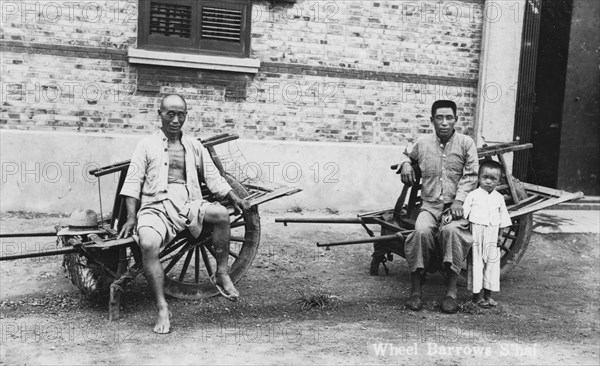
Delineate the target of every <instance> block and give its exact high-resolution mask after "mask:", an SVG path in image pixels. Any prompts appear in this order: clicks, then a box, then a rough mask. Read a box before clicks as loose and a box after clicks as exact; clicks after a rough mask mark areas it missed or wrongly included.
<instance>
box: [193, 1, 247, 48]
mask: <svg viewBox="0 0 600 366" xmlns="http://www.w3.org/2000/svg"><path fill="white" fill-rule="evenodd" d="M242 13H243V12H242V10H240V9H224V8H220V7H212V6H203V7H202V20H201V24H202V27H201V30H200V37H201V38H204V39H216V40H223V41H225V42H240V40H241V39H242Z"/></svg>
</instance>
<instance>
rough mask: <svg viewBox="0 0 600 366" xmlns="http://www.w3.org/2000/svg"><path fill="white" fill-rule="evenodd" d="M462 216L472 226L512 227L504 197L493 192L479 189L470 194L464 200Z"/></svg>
mask: <svg viewBox="0 0 600 366" xmlns="http://www.w3.org/2000/svg"><path fill="white" fill-rule="evenodd" d="M463 215H464V217H465V219H468V220H469V221H470V222H472V223H474V224H479V225H486V226H488V225H490V226H498V227H508V226H511V225H512V221H511V219H510V215H509V214H508V210H507V209H506V204H505V203H504V197H503V196H502V195H501V194H500V193H498V192H497V191H495V190H494V191H492V192H491V193H488V192H487V191H486V190H484V189H483V188H481V187H478V188H477V189H476V190H474V191H472V192H470V193H469V194H468V195H467V197H466V198H465V202H464V203H463Z"/></svg>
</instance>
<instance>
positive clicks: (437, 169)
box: [402, 132, 479, 203]
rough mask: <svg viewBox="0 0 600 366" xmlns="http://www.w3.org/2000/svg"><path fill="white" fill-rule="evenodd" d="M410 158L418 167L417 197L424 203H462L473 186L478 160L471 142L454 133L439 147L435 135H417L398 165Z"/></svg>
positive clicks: (467, 138) (473, 143)
mask: <svg viewBox="0 0 600 366" xmlns="http://www.w3.org/2000/svg"><path fill="white" fill-rule="evenodd" d="M410 159H414V160H416V161H417V163H418V164H419V168H421V175H422V184H421V198H422V199H423V200H424V201H428V202H444V203H452V202H454V200H459V201H463V202H464V200H465V197H466V196H467V194H468V193H469V192H471V191H472V190H474V189H475V187H477V170H478V169H479V158H478V156H477V147H476V146H475V141H473V139H472V138H470V137H469V136H467V135H463V134H460V133H458V132H454V134H453V135H452V137H450V139H449V140H448V142H446V145H444V144H442V142H441V141H440V139H439V138H438V137H437V135H436V134H428V135H421V136H419V138H418V139H417V140H416V141H415V142H413V143H412V144H410V145H408V146H407V147H406V150H405V151H404V156H403V159H402V163H404V162H407V161H408V162H409V161H410Z"/></svg>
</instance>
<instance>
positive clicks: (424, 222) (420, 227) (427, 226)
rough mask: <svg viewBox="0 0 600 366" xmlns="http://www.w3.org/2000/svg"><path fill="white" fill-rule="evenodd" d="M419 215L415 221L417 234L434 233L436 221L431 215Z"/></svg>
mask: <svg viewBox="0 0 600 366" xmlns="http://www.w3.org/2000/svg"><path fill="white" fill-rule="evenodd" d="M421 216H422V215H419V217H418V218H417V221H416V222H415V234H418V235H428V236H429V235H431V236H432V235H434V232H435V230H436V229H437V228H436V222H435V221H433V220H429V217H421Z"/></svg>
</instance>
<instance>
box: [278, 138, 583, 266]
mask: <svg viewBox="0 0 600 366" xmlns="http://www.w3.org/2000/svg"><path fill="white" fill-rule="evenodd" d="M532 147H533V144H531V143H525V144H520V143H519V142H518V141H513V142H507V143H501V144H496V145H490V146H488V145H484V146H483V147H480V148H478V149H477V153H478V157H479V160H480V161H483V160H493V159H492V158H493V157H494V156H495V157H496V158H497V161H498V162H499V163H500V164H501V165H502V168H503V178H502V182H501V184H500V185H499V186H498V187H497V188H496V189H497V191H498V192H500V193H501V194H502V195H503V196H504V200H505V202H506V204H507V209H508V212H509V215H510V217H511V220H512V223H513V225H512V226H510V227H508V228H505V229H502V230H500V233H499V240H498V246H499V247H500V249H501V252H502V257H501V260H500V265H501V275H505V274H506V273H508V272H509V271H510V270H511V269H512V268H514V267H515V266H516V265H517V264H518V263H519V261H520V260H521V259H522V258H523V256H524V254H525V251H526V250H527V246H528V244H529V240H530V238H531V234H532V231H533V212H535V211H538V210H542V209H545V208H548V207H551V206H554V205H557V204H559V203H562V202H566V201H570V200H576V199H580V198H582V197H583V193H582V192H576V193H569V192H564V191H559V190H556V189H552V188H547V187H542V186H538V185H534V184H529V183H522V182H520V181H519V180H517V179H516V178H514V177H513V176H512V174H511V172H510V168H509V166H508V164H507V162H506V158H505V154H507V153H512V152H515V151H520V150H526V149H531V148H532ZM411 164H412V166H413V169H414V171H415V173H416V182H415V184H414V185H413V186H408V185H404V186H403V188H402V192H401V193H400V196H399V197H398V199H397V200H396V204H395V206H394V207H393V208H388V209H383V210H377V211H373V212H368V213H363V214H359V215H357V216H356V217H347V218H331V217H321V218H318V217H317V218H285V217H284V218H276V219H275V222H280V223H283V224H284V225H287V224H288V223H312V224H316V223H327V224H360V225H362V226H363V228H364V229H365V231H366V232H367V234H368V235H369V237H367V238H357V239H351V240H345V241H337V242H328V243H319V242H317V246H318V247H325V248H326V249H329V248H330V247H332V246H343V245H353V244H367V243H373V244H374V249H375V253H374V254H373V256H374V257H376V256H380V257H384V256H385V255H386V254H387V258H388V259H392V256H391V253H395V254H398V255H400V256H402V257H405V253H404V242H405V240H406V238H407V237H408V236H409V235H410V234H411V233H412V232H413V231H414V227H415V221H416V218H417V215H418V213H419V209H420V206H421V202H422V200H421V197H420V189H421V171H420V169H419V166H418V165H417V163H416V162H415V161H411ZM390 168H391V169H392V170H395V171H397V170H398V168H399V166H398V165H397V164H396V165H392V166H391V167H390ZM368 225H379V226H380V233H381V235H380V236H376V235H375V233H374V232H373V230H372V229H371V228H370V227H369V226H368ZM378 252H379V253H378ZM374 260H376V258H374ZM380 260H381V261H382V262H384V263H385V261H386V260H385V259H380ZM376 268H378V263H377V267H376ZM384 268H385V269H386V272H388V269H387V267H385V265H384ZM375 271H376V269H375ZM371 272H373V269H372V270H371ZM372 274H374V273H372Z"/></svg>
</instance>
